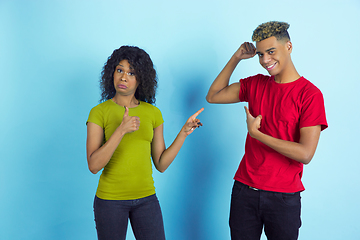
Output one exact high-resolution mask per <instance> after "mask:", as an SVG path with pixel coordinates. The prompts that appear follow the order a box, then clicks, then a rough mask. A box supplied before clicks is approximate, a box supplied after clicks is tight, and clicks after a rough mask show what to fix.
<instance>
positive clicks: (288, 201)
mask: <svg viewBox="0 0 360 240" xmlns="http://www.w3.org/2000/svg"><path fill="white" fill-rule="evenodd" d="M276 196H277V197H278V198H279V200H280V201H281V202H282V203H283V204H285V205H286V206H289V207H293V206H298V205H300V204H301V202H300V199H301V197H300V193H299V192H298V193H294V194H288V193H277V194H276Z"/></svg>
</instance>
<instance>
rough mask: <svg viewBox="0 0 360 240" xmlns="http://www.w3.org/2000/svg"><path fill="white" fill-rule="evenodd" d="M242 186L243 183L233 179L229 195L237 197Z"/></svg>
mask: <svg viewBox="0 0 360 240" xmlns="http://www.w3.org/2000/svg"><path fill="white" fill-rule="evenodd" d="M244 186H245V185H244V184H242V183H240V182H238V181H235V182H234V186H233V188H232V192H231V197H238V196H239V195H240V192H241V190H242V189H243V187H244Z"/></svg>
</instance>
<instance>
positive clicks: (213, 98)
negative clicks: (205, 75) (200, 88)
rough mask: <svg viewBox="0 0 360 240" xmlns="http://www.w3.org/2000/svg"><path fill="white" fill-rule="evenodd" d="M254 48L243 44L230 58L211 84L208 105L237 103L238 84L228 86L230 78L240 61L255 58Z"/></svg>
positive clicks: (207, 97)
mask: <svg viewBox="0 0 360 240" xmlns="http://www.w3.org/2000/svg"><path fill="white" fill-rule="evenodd" d="M255 52H256V49H255V46H254V45H253V44H252V43H248V42H245V43H243V44H241V46H240V47H239V49H238V50H237V51H236V52H235V53H234V55H233V56H232V57H231V58H230V60H229V62H228V63H227V64H226V65H225V67H224V69H223V70H222V71H221V72H220V73H219V75H218V76H217V77H216V78H215V80H214V82H213V83H212V84H211V86H210V89H209V91H208V94H207V95H206V101H208V102H209V103H236V102H239V101H240V100H239V91H240V82H236V83H233V84H231V85H229V81H230V77H231V75H232V73H233V71H234V70H235V68H236V66H237V65H238V63H239V62H240V61H241V60H242V59H247V58H252V57H254V56H255Z"/></svg>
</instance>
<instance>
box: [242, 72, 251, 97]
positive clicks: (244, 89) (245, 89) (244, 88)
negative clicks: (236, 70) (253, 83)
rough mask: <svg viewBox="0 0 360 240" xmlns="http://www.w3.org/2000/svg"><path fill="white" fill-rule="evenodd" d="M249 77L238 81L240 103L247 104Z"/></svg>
mask: <svg viewBox="0 0 360 240" xmlns="http://www.w3.org/2000/svg"><path fill="white" fill-rule="evenodd" d="M250 80H251V77H248V78H243V79H240V90H239V100H240V102H248V101H249V98H248V88H249V83H250Z"/></svg>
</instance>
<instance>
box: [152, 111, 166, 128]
mask: <svg viewBox="0 0 360 240" xmlns="http://www.w3.org/2000/svg"><path fill="white" fill-rule="evenodd" d="M153 108H154V122H153V127H154V128H157V127H158V126H160V125H161V124H162V123H164V119H163V117H162V114H161V111H160V109H158V108H157V107H155V106H153Z"/></svg>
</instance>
